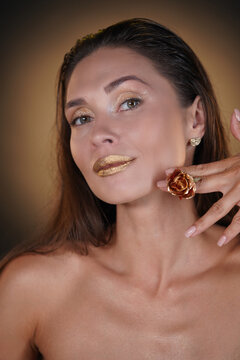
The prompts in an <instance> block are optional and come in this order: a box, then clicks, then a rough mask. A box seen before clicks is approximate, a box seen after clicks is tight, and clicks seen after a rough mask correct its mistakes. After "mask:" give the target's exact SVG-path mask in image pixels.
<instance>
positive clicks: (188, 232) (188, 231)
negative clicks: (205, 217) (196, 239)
mask: <svg viewBox="0 0 240 360" xmlns="http://www.w3.org/2000/svg"><path fill="white" fill-rule="evenodd" d="M195 231H196V226H191V227H190V228H189V229H188V230H187V231H186V232H185V236H186V237H187V238H189V237H190V236H192V235H193V234H194V233H195Z"/></svg>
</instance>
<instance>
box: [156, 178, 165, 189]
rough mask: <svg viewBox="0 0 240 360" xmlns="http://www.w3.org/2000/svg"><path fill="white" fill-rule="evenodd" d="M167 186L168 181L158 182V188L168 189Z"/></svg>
mask: <svg viewBox="0 0 240 360" xmlns="http://www.w3.org/2000/svg"><path fill="white" fill-rule="evenodd" d="M166 186H167V181H166V180H160V181H158V182H157V187H162V188H163V187H166Z"/></svg>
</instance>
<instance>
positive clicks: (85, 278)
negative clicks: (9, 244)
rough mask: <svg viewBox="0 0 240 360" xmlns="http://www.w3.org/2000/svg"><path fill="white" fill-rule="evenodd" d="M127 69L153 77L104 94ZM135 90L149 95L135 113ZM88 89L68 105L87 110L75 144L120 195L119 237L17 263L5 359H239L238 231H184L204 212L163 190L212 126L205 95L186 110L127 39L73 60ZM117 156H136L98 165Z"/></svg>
mask: <svg viewBox="0 0 240 360" xmlns="http://www.w3.org/2000/svg"><path fill="white" fill-rule="evenodd" d="M144 74H145V76H144ZM146 74H147V75H146ZM128 75H134V76H136V77H139V78H141V79H142V80H143V81H144V82H148V85H145V84H144V82H141V81H140V82H139V81H136V80H130V81H126V82H124V83H122V84H120V85H119V86H118V87H117V88H114V89H113V90H112V92H106V91H104V87H106V85H107V84H109V83H110V82H112V81H114V80H116V79H118V78H120V77H122V76H128ZM129 96H130V97H134V98H141V99H143V102H142V103H141V104H139V105H138V106H136V107H135V105H134V107H133V110H131V111H129V109H127V110H126V100H127V99H128V98H129ZM79 98H84V99H85V103H84V105H82V102H81V104H80V102H79V104H78V105H75V107H72V108H69V109H68V110H66V116H67V119H68V121H69V123H70V122H71V121H72V120H73V118H76V116H77V117H78V120H79V119H80V120H81V119H82V118H81V116H84V123H78V124H77V125H76V126H74V127H72V129H71V131H72V132H71V151H72V155H73V158H74V161H75V162H76V164H77V166H78V167H79V169H80V170H81V171H82V173H83V175H84V177H85V178H86V181H87V182H88V184H89V187H90V188H91V190H92V191H93V192H94V193H95V194H96V195H97V196H98V197H99V198H101V199H103V200H105V201H106V202H109V203H113V204H117V221H116V228H115V231H114V237H113V239H112V244H111V245H109V246H107V247H105V248H94V247H91V248H90V253H89V255H88V256H87V257H83V256H80V255H77V254H75V253H72V252H70V251H68V250H66V249H63V248H61V249H59V250H58V251H56V252H55V253H52V254H49V255H44V256H43V255H25V256H22V257H20V258H18V259H15V260H14V261H12V262H11V263H10V264H9V266H8V267H7V268H6V269H5V271H4V272H3V275H2V279H1V282H0V286H1V288H0V293H1V297H0V316H1V319H2V320H1V324H3V326H2V329H4V330H0V348H1V349H3V350H1V351H2V354H0V360H5V359H11V360H32V359H36V358H37V352H39V353H41V354H42V356H43V358H44V359H45V360H66V359H69V360H79V359H84V360H95V359H99V360H115V359H116V360H120V359H121V360H122V359H131V360H135V359H136V360H143V359H144V360H159V359H161V360H176V359H177V360H192V359H194V360H198V359H199V360H202V359H212V360H215V359H216V360H226V359H228V360H235V359H236V360H237V359H239V358H240V306H239V301H240V287H239V277H240V250H239V246H238V243H239V239H237V238H235V239H234V240H232V241H231V242H230V243H229V244H227V245H225V246H224V247H223V248H219V247H218V246H217V245H216V243H217V240H218V239H219V237H220V236H221V234H222V231H223V228H222V227H220V226H217V225H213V226H211V227H210V228H209V229H207V230H206V231H204V232H202V233H201V234H199V235H196V236H195V237H194V238H192V239H190V238H186V237H185V236H184V232H185V231H186V229H187V228H188V227H189V226H190V225H191V224H193V223H194V222H196V221H197V220H198V216H197V214H196V210H195V207H194V201H193V199H190V200H182V201H180V200H179V199H178V198H176V197H173V196H172V195H170V194H169V193H166V192H164V191H160V190H159V189H158V188H157V187H156V181H157V180H161V179H164V178H165V173H164V171H165V170H166V169H167V168H169V167H176V166H178V167H181V166H189V165H191V164H192V157H193V154H194V149H193V148H192V147H191V146H188V145H187V142H188V139H189V138H191V137H201V136H203V134H204V121H205V119H204V113H203V109H202V105H201V99H200V98H199V97H196V99H195V100H194V102H193V104H192V105H191V106H190V107H189V108H182V107H181V105H180V104H179V101H178V99H177V96H176V93H175V91H174V89H173V87H172V86H171V84H170V83H169V82H168V81H167V80H166V79H165V78H163V77H162V76H160V75H159V73H158V72H157V71H156V69H155V68H153V66H152V64H151V63H150V62H149V60H148V59H146V58H144V57H142V56H141V55H139V54H136V53H134V52H133V51H131V50H129V49H123V48H117V49H100V50H98V51H96V52H95V53H93V54H91V55H90V56H88V58H87V59H83V60H82V61H81V62H80V63H79V64H78V65H77V66H76V68H75V69H74V71H73V74H72V76H71V79H70V82H69V85H68V92H67V102H71V101H72V100H75V99H79ZM119 99H120V100H119ZM86 119H87V120H88V121H85V120H86ZM170 135H171V136H170ZM82 154H84V156H82ZM109 154H121V155H131V156H134V157H136V160H135V162H134V163H132V165H130V166H129V167H128V168H127V169H125V170H124V171H122V172H119V173H116V174H114V175H113V176H107V177H100V176H98V175H97V174H96V173H94V172H93V169H92V165H93V164H94V162H95V161H96V160H97V159H98V158H99V157H102V156H106V155H109ZM156 154H157V155H156ZM139 180H141V181H139ZM1 309H2V311H1ZM34 349H35V351H34Z"/></svg>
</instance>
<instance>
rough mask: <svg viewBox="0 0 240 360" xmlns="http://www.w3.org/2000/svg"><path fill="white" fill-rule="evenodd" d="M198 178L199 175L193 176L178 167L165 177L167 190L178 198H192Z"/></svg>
mask: <svg viewBox="0 0 240 360" xmlns="http://www.w3.org/2000/svg"><path fill="white" fill-rule="evenodd" d="M200 180H201V178H200V177H195V178H194V177H192V176H191V175H189V174H188V173H186V172H184V171H182V170H180V169H175V170H174V172H173V173H172V174H171V175H169V176H168V178H167V186H168V192H170V194H172V195H174V196H178V197H179V199H182V198H184V199H192V198H193V197H194V196H195V192H196V182H198V181H200Z"/></svg>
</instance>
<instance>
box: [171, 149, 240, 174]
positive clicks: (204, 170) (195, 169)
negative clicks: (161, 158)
mask: <svg viewBox="0 0 240 360" xmlns="http://www.w3.org/2000/svg"><path fill="white" fill-rule="evenodd" d="M238 163H239V164H240V153H239V154H236V155H234V156H231V157H229V158H226V159H223V160H218V161H213V162H211V163H207V164H199V165H190V166H181V167H179V168H180V169H181V170H182V171H185V172H187V173H188V174H190V175H192V176H202V175H211V174H215V173H218V172H222V171H224V170H226V169H229V168H230V167H232V166H234V165H236V164H238ZM174 170H175V168H169V169H167V170H165V173H166V175H169V174H171V173H172V172H173V171H174Z"/></svg>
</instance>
